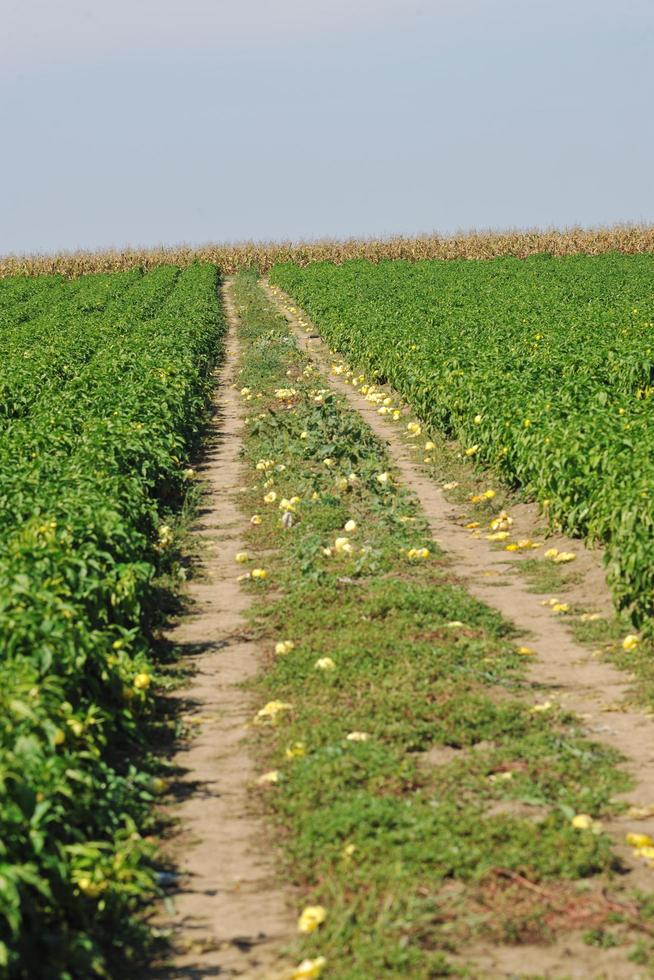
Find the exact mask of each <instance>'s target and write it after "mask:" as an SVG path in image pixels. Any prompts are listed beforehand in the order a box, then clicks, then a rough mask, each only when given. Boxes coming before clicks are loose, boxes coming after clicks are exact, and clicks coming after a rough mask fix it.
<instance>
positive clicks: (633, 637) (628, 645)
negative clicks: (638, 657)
mask: <svg viewBox="0 0 654 980" xmlns="http://www.w3.org/2000/svg"><path fill="white" fill-rule="evenodd" d="M639 643H640V637H639V636H638V635H637V634H636V633H629V634H628V635H627V636H625V638H624V640H623V641H622V649H623V650H625V651H626V652H627V653H630V652H631V651H632V650H635V649H636V647H637V646H638V644H639Z"/></svg>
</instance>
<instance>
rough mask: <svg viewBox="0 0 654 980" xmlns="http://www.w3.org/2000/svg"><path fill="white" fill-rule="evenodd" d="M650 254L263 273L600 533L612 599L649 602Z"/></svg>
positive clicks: (496, 463)
mask: <svg viewBox="0 0 654 980" xmlns="http://www.w3.org/2000/svg"><path fill="white" fill-rule="evenodd" d="M653 273H654V257H653V256H651V255H639V256H625V255H620V254H617V253H614V254H609V255H605V256H601V257H590V256H571V257H567V258H550V257H548V256H538V257H532V258H530V259H527V260H525V261H520V260H517V259H512V258H502V259H494V260H492V261H453V262H441V261H434V262H418V263H415V264H410V263H407V262H382V263H380V264H379V265H377V266H373V265H370V264H368V263H366V262H347V263H345V264H344V265H343V266H341V267H336V266H333V265H329V264H327V263H321V264H316V265H312V266H309V267H307V268H305V269H300V268H297V267H295V266H292V265H284V266H278V267H276V268H275V269H274V270H273V273H272V275H271V279H272V281H273V282H274V283H276V284H278V285H280V286H282V287H283V288H284V289H286V290H288V291H289V292H290V293H291V294H292V295H293V296H294V297H295V298H296V299H297V300H298V301H299V302H300V303H301V304H302V305H303V306H304V308H305V309H306V310H307V311H308V313H309V314H310V315H311V316H312V317H313V318H314V320H315V322H316V323H317V324H318V325H319V327H320V328H321V330H322V331H323V333H324V336H325V338H326V340H327V341H328V342H329V344H330V345H331V346H332V347H334V348H337V349H338V350H339V351H341V352H342V353H343V354H344V355H345V356H346V357H348V358H349V359H350V360H351V361H352V363H353V364H355V365H357V366H364V367H365V368H366V369H368V370H371V371H373V372H375V373H378V374H379V376H380V377H381V378H383V379H385V380H388V382H390V383H391V384H392V385H393V386H394V387H395V388H396V389H397V390H398V391H399V392H400V393H401V394H402V395H403V396H404V397H405V398H406V399H407V400H408V401H409V402H410V404H411V405H412V406H413V409H414V411H415V412H416V413H417V414H418V415H419V416H420V417H421V418H422V419H423V420H424V421H425V422H426V423H427V424H428V425H429V426H431V427H433V428H434V429H438V430H441V431H444V432H446V433H447V434H448V435H450V436H454V437H456V438H457V439H459V440H460V441H461V442H462V443H463V444H464V445H465V447H466V448H469V447H470V448H471V447H472V446H478V450H477V454H476V457H477V458H478V459H479V460H481V461H483V462H484V463H486V464H490V465H491V466H493V467H494V468H495V470H496V471H497V472H498V473H500V474H501V475H503V476H504V477H505V479H506V480H507V481H509V482H510V483H513V484H519V485H521V486H523V487H524V488H525V490H526V491H527V493H528V494H530V495H531V496H533V497H535V498H536V499H538V500H539V501H541V502H545V501H548V502H549V503H548V506H549V513H550V515H551V516H552V518H553V519H554V520H556V521H558V522H559V523H560V524H561V525H563V526H564V527H565V528H566V529H567V530H568V531H569V532H571V533H572V534H576V535H582V536H585V537H587V538H588V539H591V540H600V541H602V542H604V544H605V545H606V556H607V564H608V574H609V578H610V581H611V584H612V587H613V591H614V595H615V597H616V601H617V603H618V606H619V607H620V608H627V609H629V610H630V611H631V612H632V614H633V617H634V620H635V621H636V623H637V624H639V625H643V624H644V623H645V622H646V621H647V619H649V618H650V617H651V616H652V613H654V508H653V506H652V485H653V483H654V453H653V452H652V450H653V448H654V446H653V442H652V440H653V438H654V436H653V435H652V432H653V429H652V424H651V417H652V408H651V405H652V402H651V396H652V395H654V323H653V322H652V321H653V320H654V309H653V301H654V293H653V291H652V285H651V283H652V274H653Z"/></svg>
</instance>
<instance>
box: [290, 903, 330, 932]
mask: <svg viewBox="0 0 654 980" xmlns="http://www.w3.org/2000/svg"><path fill="white" fill-rule="evenodd" d="M326 918H327V910H326V909H325V908H324V906H322V905H307V907H306V908H305V909H304V911H303V912H302V915H301V916H300V918H299V919H298V923H297V927H298V929H299V931H300V932H314V931H315V930H316V929H317V928H318V926H320V925H322V924H323V922H324V921H325V919H326Z"/></svg>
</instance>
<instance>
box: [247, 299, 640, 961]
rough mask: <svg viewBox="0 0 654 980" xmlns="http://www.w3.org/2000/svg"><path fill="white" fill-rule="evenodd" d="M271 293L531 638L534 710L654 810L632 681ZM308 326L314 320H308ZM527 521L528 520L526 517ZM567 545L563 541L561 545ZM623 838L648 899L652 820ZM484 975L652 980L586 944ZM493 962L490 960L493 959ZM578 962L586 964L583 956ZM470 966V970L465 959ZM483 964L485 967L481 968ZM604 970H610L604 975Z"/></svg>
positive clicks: (468, 581) (634, 879) (508, 957)
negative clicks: (568, 717)
mask: <svg viewBox="0 0 654 980" xmlns="http://www.w3.org/2000/svg"><path fill="white" fill-rule="evenodd" d="M264 287H265V289H266V292H267V294H268V296H269V298H270V299H271V301H272V302H273V303H275V304H276V305H277V307H278V308H279V310H280V312H282V313H283V315H284V316H285V317H286V319H287V320H288V321H289V324H290V326H291V327H292V329H293V331H294V333H295V335H296V336H297V339H298V342H299V344H300V346H301V347H302V348H303V349H304V350H306V351H307V352H309V353H310V354H311V356H312V357H313V358H314V359H315V360H316V362H317V364H318V366H319V367H320V368H321V370H322V371H323V373H324V376H325V380H326V383H329V385H330V386H331V387H332V389H333V390H335V391H337V392H338V393H339V394H341V395H344V396H345V397H346V398H347V400H348V402H349V404H350V405H351V406H352V408H354V409H356V410H357V411H358V412H360V413H361V415H362V416H363V417H364V418H365V420H366V422H367V423H368V425H369V426H370V428H371V429H372V431H373V432H374V433H375V435H376V436H377V437H378V438H379V439H380V440H381V441H382V442H383V443H384V444H385V445H386V446H387V449H388V452H389V455H390V456H391V458H392V459H393V461H394V463H395V465H396V466H397V468H398V470H399V472H400V474H401V477H402V480H403V482H404V483H405V484H406V485H407V486H409V487H410V488H411V490H412V491H413V492H414V493H415V494H416V496H417V498H418V500H419V502H420V505H421V507H422V508H423V510H424V513H425V515H426V517H427V519H428V521H429V524H430V527H431V531H432V534H433V537H434V540H435V541H436V542H437V543H438V544H439V545H440V546H441V547H442V548H443V550H444V551H445V552H446V553H447V554H448V556H449V557H450V558H451V559H452V563H453V568H454V570H455V572H456V574H457V576H458V577H459V579H460V581H461V583H462V584H463V585H464V586H465V588H466V589H467V590H468V591H469V592H470V593H471V594H472V595H474V596H476V597H477V598H478V599H481V600H483V601H484V602H485V603H487V604H488V605H489V606H491V607H493V608H495V609H497V610H499V612H501V613H502V615H503V616H504V617H505V618H506V619H507V620H509V621H511V622H513V623H514V624H515V626H516V627H517V628H518V629H519V630H520V631H523V632H524V633H525V637H526V642H528V643H529V645H530V646H531V647H532V648H533V649H534V650H535V652H536V654H537V655H536V656H535V657H534V658H533V659H531V660H530V670H529V674H528V680H529V681H530V682H531V684H532V685H533V696H534V703H535V704H536V703H543V702H545V701H547V700H549V701H551V702H553V703H558V704H560V705H562V706H563V707H564V708H565V709H568V710H570V711H572V712H574V713H575V714H577V715H579V716H580V717H581V718H582V719H583V720H584V722H585V725H586V731H587V732H588V733H589V734H590V735H591V736H592V737H594V738H595V739H596V741H598V742H604V743H605V744H607V745H609V746H611V747H612V748H614V749H616V750H618V751H619V752H620V753H621V754H622V755H623V756H624V757H625V760H626V763H625V766H624V768H625V769H626V770H627V771H628V772H629V773H630V775H631V776H632V778H633V780H634V789H633V790H632V791H631V792H629V793H628V794H625V795H624V799H625V800H627V801H629V802H630V803H633V804H635V805H637V806H640V807H643V806H647V805H649V804H653V803H654V720H653V718H652V716H651V715H649V714H647V713H646V712H644V711H639V710H638V709H636V708H633V707H632V706H630V705H627V704H626V703H625V700H624V699H625V696H626V694H627V692H628V690H629V688H630V687H631V686H632V684H633V679H631V678H630V677H629V676H628V675H627V674H625V673H622V672H621V671H618V670H617V669H616V668H615V667H613V666H611V665H610V664H608V663H602V662H600V661H599V660H597V659H595V658H593V656H592V654H591V652H590V651H589V650H587V649H586V648H585V647H583V646H581V645H579V644H578V643H576V642H575V641H574V640H573V639H572V637H571V635H570V633H569V632H568V629H567V628H566V625H565V622H564V621H563V620H562V619H560V618H558V617H556V616H555V615H553V613H552V612H551V610H550V609H549V608H547V607H544V606H543V605H542V599H543V597H542V596H541V595H537V594H534V593H532V592H529V591H528V589H527V586H526V585H525V584H524V583H523V581H522V580H521V578H519V577H518V576H517V575H516V574H515V569H514V568H513V567H512V565H513V562H514V561H516V560H517V561H519V560H520V559H519V557H518V556H513V555H511V554H510V553H507V552H505V551H496V550H494V549H493V548H492V546H491V545H490V543H489V542H487V541H486V540H485V539H484V538H481V537H480V538H474V537H471V535H470V533H469V532H468V531H466V530H465V529H464V528H463V527H462V526H461V525H460V524H457V517H458V515H460V512H461V506H460V505H453V504H450V503H449V502H448V501H447V500H446V499H445V497H444V495H443V494H442V493H441V491H440V490H439V489H438V487H437V486H436V485H435V484H434V482H433V481H432V480H431V479H430V478H429V477H427V476H425V474H424V473H423V472H422V470H421V469H420V467H419V466H418V465H416V464H415V463H414V461H413V460H412V458H411V454H410V450H409V449H408V448H407V446H406V445H405V444H404V442H403V441H402V440H401V439H400V438H399V436H398V433H397V430H396V429H394V428H393V426H392V425H391V424H389V423H388V422H386V421H385V420H384V419H383V418H382V417H381V416H379V415H378V414H377V406H376V405H374V404H371V403H370V402H368V401H366V399H365V398H364V397H363V396H362V395H360V394H359V393H358V392H356V391H355V390H353V389H352V387H351V386H350V385H347V384H345V383H344V382H342V381H341V380H340V379H339V378H337V377H334V376H332V375H331V374H330V366H331V364H332V363H333V358H332V357H331V356H330V354H329V350H328V349H327V347H326V346H325V344H323V342H322V341H321V340H320V339H319V338H318V337H317V336H316V334H317V331H315V332H314V333H313V334H312V335H310V336H307V334H306V332H305V330H304V329H303V328H302V326H301V324H300V322H299V319H298V316H297V315H295V314H293V313H292V312H290V309H289V307H290V306H292V305H293V304H292V302H291V301H288V302H286V301H283V302H282V301H280V299H278V298H277V297H276V296H275V294H274V293H273V291H272V290H271V289H270V286H269V285H268V284H267V283H266V284H264ZM302 319H303V320H304V321H305V322H308V317H307V316H306V314H302ZM523 519H526V518H525V514H523ZM556 541H557V543H559V542H563V544H560V545H559V546H560V547H564V546H565V544H566V542H565V539H564V538H562V537H561V536H558V537H557V539H556ZM567 549H569V550H574V551H575V552H577V554H579V555H580V560H579V563H578V565H579V568H580V570H581V569H584V570H585V589H584V584H581V585H576V586H575V590H574V591H575V602H580V603H581V602H582V600H583V599H584V598H585V600H586V603H585V604H586V606H587V607H588V608H598V606H599V607H602V608H606V605H607V591H606V586H605V585H604V583H603V576H602V575H601V574H600V572H599V571H598V558H597V556H596V555H593V554H592V553H591V552H588V551H587V550H586V549H584V547H583V543H582V542H580V541H578V540H575V541H574V542H573V541H568V542H567ZM606 829H607V830H608V831H609V833H612V834H613V836H614V838H615V841H616V851H617V853H618V854H619V855H620V857H621V858H622V860H623V861H624V864H625V865H626V867H627V868H628V869H629V871H628V873H627V874H625V875H624V876H623V879H622V881H623V885H624V887H625V888H626V889H627V890H633V889H636V888H640V889H642V890H643V891H645V892H650V891H651V890H652V888H653V887H654V871H652V870H651V869H649V868H648V867H646V866H645V865H644V864H643V862H642V861H639V860H637V859H634V858H633V856H632V851H631V848H629V847H628V846H627V845H626V844H625V843H624V836H625V834H626V833H627V832H630V831H637V832H639V833H647V834H650V835H652V836H654V816H652V817H648V818H647V819H643V820H639V821H638V822H636V821H635V820H634V819H633V818H629V817H628V816H625V817H622V818H621V819H619V820H616V821H614V822H613V824H611V825H608V826H606ZM480 956H481V957H482V959H481V961H480V964H479V969H480V971H481V972H480V973H479V975H480V976H484V977H508V976H514V977H515V976H523V975H528V974H523V973H522V972H521V971H522V970H524V969H525V966H526V962H527V960H528V959H531V962H532V964H533V966H534V970H535V973H537V974H538V975H539V976H553V977H563V976H565V977H576V976H579V977H582V976H583V977H589V976H592V977H598V976H601V977H607V978H616V980H617V978H625V980H627V978H628V980H635V978H637V977H640V976H643V977H644V976H646V975H648V974H647V973H646V972H645V971H643V970H639V968H638V967H636V966H635V965H632V964H627V963H626V962H625V959H626V957H625V951H624V949H622V950H619V949H616V950H603V951H602V956H601V959H600V960H598V961H597V962H601V964H602V972H601V973H595V972H589V971H590V970H591V969H592V968H591V967H590V963H589V958H588V957H589V956H590V953H589V949H588V947H587V946H584V945H583V944H582V943H581V941H580V940H579V941H571V942H568V943H566V942H562V944H555V945H554V946H553V947H551V948H543V947H538V948H537V950H536V951H535V952H534V954H533V957H531V958H530V957H529V956H528V952H527V949H526V948H525V947H524V946H519V947H498V948H497V949H496V950H488V949H484V951H483V954H482V953H480ZM488 957H490V958H488ZM577 957H579V958H577ZM466 963H467V964H468V966H469V965H470V960H469V958H468V957H467V958H466ZM482 963H483V965H482ZM606 969H608V970H609V972H604V971H605V970H606Z"/></svg>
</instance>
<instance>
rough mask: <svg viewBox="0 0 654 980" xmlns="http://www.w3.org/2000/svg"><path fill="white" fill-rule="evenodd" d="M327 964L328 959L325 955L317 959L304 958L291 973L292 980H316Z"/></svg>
mask: <svg viewBox="0 0 654 980" xmlns="http://www.w3.org/2000/svg"><path fill="white" fill-rule="evenodd" d="M326 965H327V960H326V959H325V957H324V956H318V957H316V959H315V960H302V962H301V963H300V965H299V966H298V967H296V968H295V969H294V970H293V972H292V973H291V980H316V978H317V977H319V976H320V974H321V973H322V971H323V968H324V967H325V966H326Z"/></svg>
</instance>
